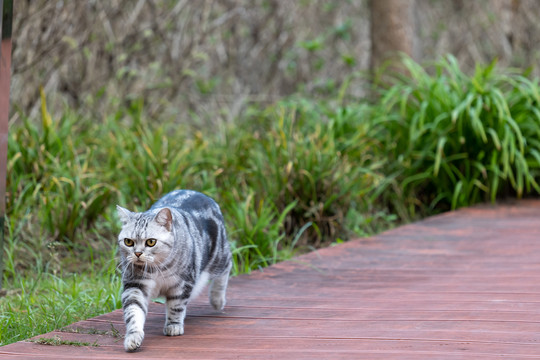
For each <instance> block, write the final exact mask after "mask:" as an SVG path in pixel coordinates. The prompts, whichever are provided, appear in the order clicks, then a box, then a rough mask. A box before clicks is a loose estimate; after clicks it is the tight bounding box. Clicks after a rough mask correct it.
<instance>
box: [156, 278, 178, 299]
mask: <svg viewBox="0 0 540 360" xmlns="http://www.w3.org/2000/svg"><path fill="white" fill-rule="evenodd" d="M181 282H182V279H181V278H180V276H176V275H174V274H160V276H156V277H155V278H154V286H153V291H152V297H154V298H155V297H159V296H163V295H165V294H166V293H167V291H168V290H169V289H171V288H174V287H177V286H179V285H180V283H181Z"/></svg>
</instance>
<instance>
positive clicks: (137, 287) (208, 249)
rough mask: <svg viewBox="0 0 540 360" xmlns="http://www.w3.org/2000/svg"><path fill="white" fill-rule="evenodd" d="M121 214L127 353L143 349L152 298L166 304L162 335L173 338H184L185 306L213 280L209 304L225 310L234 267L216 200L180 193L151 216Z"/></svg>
mask: <svg viewBox="0 0 540 360" xmlns="http://www.w3.org/2000/svg"><path fill="white" fill-rule="evenodd" d="M117 210H118V215H119V217H120V220H121V221H122V230H121V231H120V234H119V236H118V247H119V253H120V259H121V260H120V264H121V267H122V281H123V285H124V290H123V292H122V307H123V309H124V321H125V323H126V337H125V341H124V347H125V349H126V351H135V350H137V349H138V348H139V347H140V346H141V343H142V341H143V338H144V323H145V320H146V314H147V312H148V303H149V300H150V299H152V298H156V297H160V296H163V297H165V299H166V303H167V314H166V321H165V327H164V329H163V332H164V334H165V335H169V336H175V335H182V334H183V333H184V318H185V316H186V306H187V304H188V302H189V300H190V299H192V298H194V297H195V296H197V294H198V292H200V290H202V288H203V287H204V285H206V284H207V283H208V281H209V280H211V281H212V283H211V285H210V303H211V304H212V306H213V307H214V308H215V309H216V310H222V309H223V307H224V306H225V291H226V289H227V282H228V280H229V272H230V270H231V266H232V262H231V252H230V249H229V243H228V242H227V235H226V232H225V225H224V222H223V216H222V214H221V211H220V208H219V206H218V204H217V203H216V202H215V201H214V200H212V199H211V198H209V197H207V196H206V195H203V194H201V193H198V192H196V191H190V190H177V191H173V192H171V193H169V194H167V195H165V196H164V197H163V198H161V199H160V200H159V201H157V202H156V203H155V204H154V205H153V206H152V207H151V208H150V209H149V210H148V211H145V212H142V213H135V212H131V211H129V210H126V209H124V208H122V207H120V206H117Z"/></svg>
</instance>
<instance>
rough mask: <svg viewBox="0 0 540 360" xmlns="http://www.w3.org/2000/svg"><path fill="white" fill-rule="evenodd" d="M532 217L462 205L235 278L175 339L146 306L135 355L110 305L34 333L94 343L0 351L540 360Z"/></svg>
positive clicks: (524, 204) (0, 352)
mask: <svg viewBox="0 0 540 360" xmlns="http://www.w3.org/2000/svg"><path fill="white" fill-rule="evenodd" d="M539 214H540V201H521V202H518V203H516V204H510V205H505V206H498V207H485V206H484V207H475V208H471V209H464V210H460V211H457V212H452V213H448V214H443V215H440V216H436V217H433V218H430V219H427V220H424V221H421V222H419V223H415V224H410V225H406V226H403V227H399V228H397V229H394V230H391V231H389V232H386V233H383V234H380V235H378V236H375V237H372V238H369V239H360V240H355V241H351V242H348V243H345V244H341V245H339V246H335V247H330V248H327V249H322V250H319V251H316V252H313V253H310V254H306V255H303V256H300V257H298V258H296V259H294V260H292V261H287V262H283V263H280V264H277V265H275V266H272V267H269V268H267V269H264V270H263V271H260V272H259V271H257V272H253V273H252V274H250V275H243V276H239V277H237V278H234V279H231V282H230V288H229V292H228V299H229V302H228V305H227V307H226V308H225V311H224V312H216V311H214V310H213V309H212V308H211V307H210V306H209V305H208V300H207V298H206V296H201V297H199V298H198V299H196V300H195V301H194V302H193V303H192V305H191V306H190V307H189V311H188V316H187V318H186V324H185V335H183V336H181V337H173V338H170V337H166V336H163V335H162V327H163V322H164V316H165V315H164V314H165V307H164V305H162V304H151V306H150V310H149V314H148V319H147V323H146V327H145V331H146V337H145V341H144V343H143V347H142V349H141V350H140V351H138V352H136V353H131V354H128V353H125V352H124V350H123V339H122V336H123V334H124V331H125V329H124V325H123V321H122V311H121V310H116V311H114V312H112V313H109V314H104V315H101V316H98V317H95V318H93V319H88V320H85V321H81V322H78V323H75V324H72V325H70V326H69V327H66V328H65V329H63V331H56V332H52V333H49V334H45V335H42V336H40V337H56V338H58V339H62V340H64V341H78V342H83V343H89V344H93V345H96V346H90V345H87V346H66V345H63V346H46V345H40V344H37V343H35V342H30V341H23V342H18V343H15V344H11V345H7V346H4V347H1V348H0V358H2V359H4V358H6V359H12V358H13V359H52V358H55V359H91V358H92V359H128V358H129V359H133V358H145V359H163V358H179V357H181V358H184V359H208V358H220V359H229V358H231V359H232V358H235V359H236V358H250V359H252V358H256V359H275V358H279V359H308V358H309V359H313V358H319V359H321V358H324V359H327V358H328V359H330V358H331V359H358V358H369V359H434V358H436V359H456V358H466V359H494V358H512V359H534V358H538V354H540V332H539V331H538V329H539V328H540V281H539V280H540V271H539V270H540V241H539V239H540V222H539V221H538V220H539V218H540V215H539ZM38 338H39V337H38ZM34 340H35V339H34Z"/></svg>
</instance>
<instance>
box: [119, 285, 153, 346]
mask: <svg viewBox="0 0 540 360" xmlns="http://www.w3.org/2000/svg"><path fill="white" fill-rule="evenodd" d="M122 308H123V310H124V322H125V324H126V336H125V339H124V349H125V350H126V351H135V350H137V349H138V348H139V347H140V346H141V344H142V341H143V339H144V323H145V321H146V314H147V312H148V297H147V294H146V291H145V286H144V285H143V284H141V283H126V284H124V291H123V292H122Z"/></svg>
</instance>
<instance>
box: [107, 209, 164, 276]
mask: <svg viewBox="0 0 540 360" xmlns="http://www.w3.org/2000/svg"><path fill="white" fill-rule="evenodd" d="M116 208H117V212H118V216H119V218H120V220H121V221H122V230H120V234H119V235H118V248H119V251H120V254H121V256H122V257H123V258H125V259H126V260H127V261H128V263H132V264H135V265H141V266H142V265H159V264H161V263H163V262H164V261H165V259H166V258H167V256H168V255H169V253H170V250H171V249H172V247H173V241H174V237H173V234H172V222H173V220H172V214H171V210H170V209H168V208H163V209H161V210H160V211H159V212H157V213H156V212H149V211H147V212H143V213H137V212H131V211H129V210H127V209H124V208H123V207H121V206H117V207H116Z"/></svg>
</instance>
